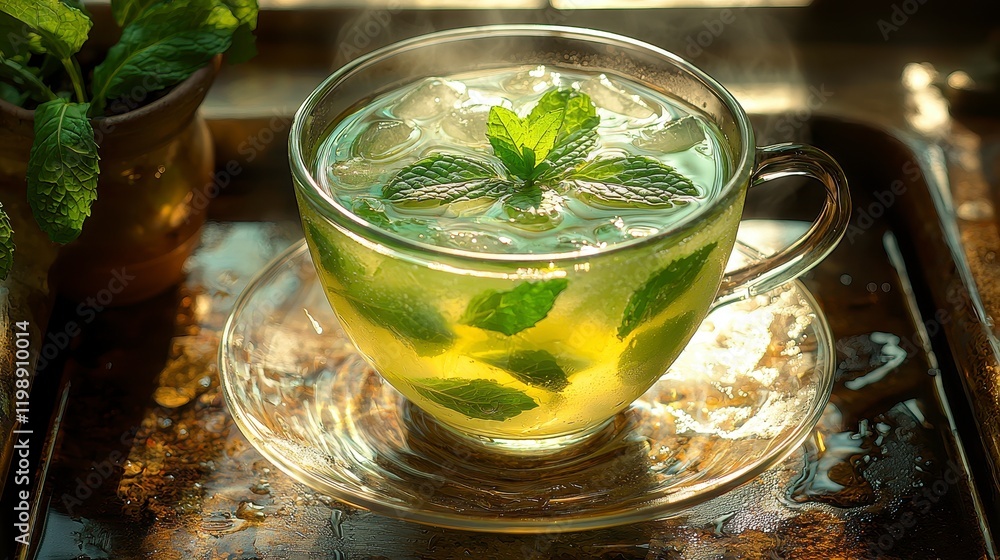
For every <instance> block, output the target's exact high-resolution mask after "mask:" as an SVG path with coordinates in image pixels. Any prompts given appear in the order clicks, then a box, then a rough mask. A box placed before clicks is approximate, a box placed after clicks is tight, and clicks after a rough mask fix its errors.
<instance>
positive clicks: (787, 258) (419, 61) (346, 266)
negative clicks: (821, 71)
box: [290, 25, 850, 451]
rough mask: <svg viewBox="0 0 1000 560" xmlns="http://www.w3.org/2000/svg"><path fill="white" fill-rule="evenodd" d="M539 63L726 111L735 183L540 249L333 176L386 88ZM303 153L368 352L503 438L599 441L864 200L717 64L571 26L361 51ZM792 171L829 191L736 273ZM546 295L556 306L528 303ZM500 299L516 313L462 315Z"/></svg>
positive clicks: (301, 119) (332, 82)
mask: <svg viewBox="0 0 1000 560" xmlns="http://www.w3.org/2000/svg"><path fill="white" fill-rule="evenodd" d="M537 66H545V67H547V68H549V69H555V70H562V71H576V72H583V73H588V74H591V73H603V74H606V75H607V76H612V77H621V78H625V79H627V80H630V81H631V82H633V83H637V84H639V85H641V86H644V87H646V88H648V89H649V90H651V91H653V92H655V93H656V94H659V95H663V96H664V97H666V98H669V99H670V100H671V102H672V103H674V104H680V105H681V106H683V107H685V108H686V109H687V110H689V111H690V112H691V113H693V114H697V115H698V116H700V117H701V118H703V119H705V120H707V121H708V122H710V123H711V124H712V125H713V127H714V128H715V129H716V130H717V131H718V135H719V138H718V140H719V142H720V145H721V148H722V151H724V152H726V156H727V157H728V158H729V161H728V174H727V177H726V178H725V180H724V182H723V186H722V188H721V190H720V191H719V192H718V193H717V195H715V196H714V197H713V198H712V199H710V200H709V201H707V202H706V203H705V204H703V205H701V206H699V207H698V208H697V209H695V210H694V211H692V212H691V213H689V214H687V215H686V216H684V217H683V218H681V219H679V220H678V221H677V222H675V223H672V224H671V225H670V226H669V227H666V228H664V229H661V230H659V231H657V232H655V233H653V234H651V235H648V236H646V237H643V238H638V239H634V240H630V241H628V242H624V243H618V244H612V245H608V246H606V247H600V248H596V249H593V250H588V251H582V250H576V251H572V252H563V253H551V254H536V253H490V252H478V251H470V250H466V249H458V248H452V247H441V246H434V245H431V244H427V243H422V242H419V241H415V240H413V239H409V238H406V237H403V236H400V235H397V234H395V233H392V232H390V231H388V230H386V229H381V228H380V227H378V226H377V225H374V224H371V223H369V222H367V221H366V220H365V219H363V218H362V217H359V216H358V215H355V214H354V213H352V211H351V209H350V208H349V207H347V206H345V205H344V204H342V203H341V202H340V201H339V200H338V199H337V198H336V197H335V196H333V195H331V194H330V192H328V191H327V190H326V188H325V187H324V186H323V184H322V183H323V182H322V180H321V178H320V177H319V176H318V175H319V173H321V172H322V170H320V169H319V167H320V165H319V163H320V162H319V161H318V160H319V158H320V148H321V145H322V144H323V143H324V141H325V140H326V139H327V138H328V136H329V135H330V133H331V131H332V130H333V129H334V128H335V127H336V125H337V124H338V123H339V122H340V121H341V119H343V118H344V117H346V116H347V115H349V114H351V113H352V112H354V111H356V110H357V109H358V108H359V107H363V106H365V104H366V103H368V102H370V101H371V100H372V99H374V98H376V97H378V96H380V95H382V94H385V93H388V92H392V91H394V90H396V89H397V88H400V87H401V86H405V85H407V84H412V83H414V82H417V81H421V80H425V79H427V78H431V77H435V76H442V75H452V74H462V73H471V72H479V73H482V72H487V71H491V70H501V69H508V68H511V67H537ZM290 158H291V167H292V173H293V178H294V181H295V187H296V196H297V199H298V205H299V212H300V215H301V218H302V222H303V226H304V229H305V232H306V240H307V242H308V245H309V248H310V252H311V254H312V258H313V262H314V264H315V266H316V268H317V272H318V274H319V277H320V280H321V282H322V284H323V286H324V288H325V291H326V294H327V298H328V299H329V301H330V304H331V305H332V307H333V309H334V311H335V312H336V314H337V316H338V318H339V319H340V321H341V324H342V326H343V328H344V330H345V332H346V333H347V334H348V336H349V337H350V338H351V341H352V342H353V344H354V346H355V347H356V349H357V350H358V351H359V352H360V353H361V354H362V355H363V356H364V357H365V359H366V360H367V361H368V362H369V363H370V364H371V365H372V366H373V367H374V368H375V370H376V371H377V372H378V373H379V374H380V375H381V376H382V377H383V378H384V379H385V380H386V381H387V382H389V383H390V384H391V385H392V386H393V387H395V388H396V389H397V390H398V391H399V392H400V393H402V394H403V395H404V396H405V397H406V398H407V399H408V400H409V401H410V402H411V403H413V404H414V405H416V406H417V407H418V408H420V409H421V410H422V411H423V412H424V413H426V414H427V415H429V416H430V417H431V418H433V419H434V420H436V421H438V422H439V423H440V424H442V425H444V426H446V427H448V428H450V429H451V430H452V431H453V432H455V433H457V434H459V435H460V436H467V437H468V438H471V439H474V440H477V441H481V442H485V443H487V444H488V445H490V446H492V447H495V448H498V449H500V450H502V451H503V450H511V451H516V450H551V449H560V448H564V447H567V446H572V445H574V444H575V443H577V442H579V441H582V440H584V439H586V438H587V436H589V435H590V434H593V433H594V432H596V431H597V430H599V429H600V428H601V427H602V426H604V425H605V424H607V422H608V421H609V420H610V419H612V418H613V417H614V416H615V415H616V414H617V413H619V412H621V411H622V410H624V409H626V408H627V407H628V406H629V405H630V404H631V403H632V402H633V401H634V400H635V399H637V398H638V397H639V396H640V395H642V394H643V393H644V392H645V391H646V390H647V389H648V388H649V387H650V386H652V384H653V383H655V382H656V381H657V379H659V377H660V376H661V375H662V374H663V372H664V371H665V370H666V369H667V367H669V366H670V364H672V363H673V361H674V360H675V359H676V358H677V356H678V355H679V354H680V353H681V351H682V350H683V349H684V347H685V345H686V344H687V342H688V341H689V340H690V338H691V337H692V335H693V334H694V332H695V331H696V330H697V328H698V326H699V325H700V324H701V322H702V320H703V319H704V318H705V317H706V315H707V314H708V313H709V311H711V310H712V309H713V308H715V307H717V306H720V305H723V304H725V303H728V302H732V301H734V300H737V299H740V298H743V297H747V296H750V295H754V294H758V293H764V292H767V291H769V290H772V289H774V288H775V287H777V286H779V285H781V284H783V283H785V282H788V281H790V280H792V279H794V278H796V277H797V276H799V275H800V274H802V273H803V272H805V271H807V270H809V269H810V268H811V267H813V266H815V265H816V264H817V263H818V262H820V261H821V260H822V259H823V258H824V257H825V256H826V255H827V254H829V252H830V251H832V250H833V248H834V247H835V246H836V245H837V243H838V242H839V241H840V239H841V237H842V236H843V234H844V232H845V230H846V227H847V223H848V218H849V213H850V210H849V209H850V200H849V194H848V191H847V183H846V180H845V178H844V176H843V172H842V171H841V169H840V167H839V166H838V165H837V164H836V162H834V161H833V160H832V159H831V158H830V157H829V156H828V155H826V154H825V153H823V152H821V151H820V150H818V149H816V148H813V147H809V146H804V145H796V144H782V145H775V146H768V147H763V148H758V147H756V145H755V142H754V135H753V131H752V129H751V127H750V123H749V120H748V118H747V115H746V113H745V112H744V111H743V109H742V108H741V107H740V106H739V104H738V103H737V102H736V100H735V99H734V98H733V96H732V95H731V94H730V93H729V92H727V91H726V90H725V89H724V88H723V87H722V86H721V85H719V84H718V83H717V82H715V81H714V80H713V79H712V78H711V77H709V76H708V75H706V74H705V73H704V72H702V71H701V70H699V69H697V68H696V67H694V66H693V65H691V64H690V63H688V62H686V61H684V60H682V59H680V58H679V57H677V56H675V55H673V54H671V53H668V52H666V51H664V50H662V49H659V48H656V47H654V46H651V45H648V44H645V43H641V42H639V41H636V40H633V39H629V38H627V37H622V36H618V35H613V34H609V33H603V32H598V31H593V30H585V29H575V28H566V27H553V26H541V25H503V26H486V27H475V28H467V29H456V30H449V31H444V32H439V33H433V34H430V35H425V36H421V37H417V38H414V39H409V40H406V41H402V42H400V43H396V44H394V45H390V46H388V47H385V48H382V49H380V50H378V51H375V52H373V53H371V54H369V55H367V56H364V57H361V58H359V59H357V60H355V61H352V62H350V63H348V64H347V65H345V66H344V67H342V68H340V69H339V70H338V71H336V72H335V73H334V74H333V75H331V76H330V77H329V78H328V79H327V80H326V81H324V82H323V83H322V84H321V85H320V86H319V87H318V88H317V89H316V90H315V91H314V92H313V93H312V94H311V95H310V96H309V98H308V99H307V100H306V101H305V103H304V104H303V105H302V107H301V108H300V109H299V110H298V112H297V113H296V116H295V120H294V123H293V126H292V130H291V138H290ZM789 175H799V176H805V177H808V178H812V179H815V180H816V181H817V182H818V183H819V184H820V185H822V186H823V187H824V189H825V193H826V201H825V204H824V206H823V208H822V210H821V211H820V213H819V214H818V216H817V218H816V219H815V221H814V222H813V224H812V227H811V228H810V229H809V230H808V231H806V232H805V233H804V234H803V235H802V237H801V238H799V239H798V240H796V241H795V242H794V243H792V244H791V245H789V246H788V247H786V248H784V249H782V250H781V251H779V252H777V253H775V254H773V255H771V256H769V257H766V258H761V259H759V260H757V261H755V262H753V263H751V264H749V265H746V266H744V267H741V268H739V269H737V270H731V271H726V270H725V266H726V263H727V261H728V260H729V257H730V253H731V251H732V250H733V246H734V243H735V240H736V233H737V228H738V226H739V223H740V219H741V216H742V212H743V205H744V199H745V197H746V193H747V190H748V188H749V187H752V186H756V185H759V184H762V183H765V182H768V181H770V180H772V179H776V178H780V177H785V176H789ZM539 298H540V299H542V300H545V301H546V302H547V304H546V305H545V309H544V310H543V312H539V311H538V310H535V309H532V306H531V305H529V302H537V301H538V299H539ZM484 303H488V304H490V305H487V306H486V307H488V308H489V313H493V314H496V313H503V314H506V315H505V318H506V319H507V322H506V323H505V324H507V325H514V326H513V327H510V326H508V327H503V326H501V327H499V328H485V329H484V328H477V327H476V326H474V325H470V324H469V321H468V320H467V319H466V320H463V317H466V318H467V315H468V313H469V312H470V311H469V310H470V309H473V308H475V307H476V306H479V307H480V308H482V307H483V306H484ZM490 306H491V307H490Z"/></svg>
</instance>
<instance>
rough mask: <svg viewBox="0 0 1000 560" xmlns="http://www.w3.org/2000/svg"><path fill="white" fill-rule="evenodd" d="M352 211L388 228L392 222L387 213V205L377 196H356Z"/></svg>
mask: <svg viewBox="0 0 1000 560" xmlns="http://www.w3.org/2000/svg"><path fill="white" fill-rule="evenodd" d="M351 213H353V214H354V215H355V216H359V217H361V218H364V220H365V221H366V222H368V223H369V224H372V225H374V226H378V227H380V228H387V227H389V225H390V224H392V220H390V219H389V217H388V216H386V215H385V205H384V204H382V201H381V200H379V199H377V198H371V197H367V196H366V197H362V198H355V199H354V201H353V202H352V203H351Z"/></svg>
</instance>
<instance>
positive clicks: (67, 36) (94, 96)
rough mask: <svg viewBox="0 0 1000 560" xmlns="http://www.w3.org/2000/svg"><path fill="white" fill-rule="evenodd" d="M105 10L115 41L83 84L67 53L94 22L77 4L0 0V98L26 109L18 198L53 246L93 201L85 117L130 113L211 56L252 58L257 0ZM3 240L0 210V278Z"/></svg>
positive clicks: (139, 2) (154, 1)
mask: <svg viewBox="0 0 1000 560" xmlns="http://www.w3.org/2000/svg"><path fill="white" fill-rule="evenodd" d="M111 14H112V16H113V17H114V19H115V22H116V23H117V24H118V25H119V26H120V27H121V29H122V33H121V38H120V39H119V40H118V42H117V43H116V44H115V45H114V46H112V47H111V48H110V49H108V52H107V56H106V57H105V59H104V60H103V61H102V62H101V63H100V64H98V65H97V66H96V67H95V68H94V71H93V79H92V80H90V81H89V83H88V81H87V80H86V79H85V78H86V76H87V74H86V73H85V72H84V71H83V69H81V67H80V63H79V62H78V60H77V57H76V55H77V53H78V52H79V51H80V49H81V48H82V47H83V45H84V43H86V41H87V40H88V37H89V34H90V31H91V27H92V25H93V23H92V22H91V19H90V15H89V14H88V13H87V11H86V10H85V8H84V7H83V3H82V2H80V1H79V0H0V99H3V100H4V101H7V102H8V103H12V104H14V105H17V106H19V107H25V108H29V109H34V110H35V115H34V127H35V139H34V142H33V144H32V147H31V152H30V156H29V161H28V168H27V176H26V179H27V198H28V202H29V204H30V206H31V209H32V213H33V214H34V216H35V220H36V221H37V222H38V225H39V226H40V227H41V229H42V231H44V232H45V233H46V234H47V235H48V236H49V238H50V239H51V240H52V241H54V242H57V243H68V242H70V241H72V240H74V239H76V238H77V237H78V236H79V235H80V232H81V231H82V228H83V223H84V220H85V219H86V218H87V217H88V216H90V208H91V205H92V204H93V202H94V200H96V198H97V196H98V193H97V177H98V173H99V171H100V170H99V165H98V160H99V158H98V145H97V142H96V141H95V137H96V136H95V133H94V130H93V129H92V126H91V124H90V119H93V118H96V117H103V116H108V115H112V114H120V113H124V112H128V111H131V110H132V109H134V108H135V107H136V106H139V105H142V104H144V103H146V102H147V100H149V99H152V98H155V97H156V96H157V95H158V92H160V91H162V90H166V89H167V88H170V87H172V86H174V85H176V84H178V83H180V82H182V81H184V80H185V79H187V78H188V77H189V76H190V75H191V74H192V73H194V72H195V71H196V70H198V69H199V68H202V67H204V66H205V65H206V64H208V63H209V62H210V61H211V60H212V58H213V57H215V56H216V55H218V54H221V53H229V54H230V62H238V61H243V60H246V59H247V58H249V57H250V56H252V54H253V41H254V38H253V34H252V31H253V30H254V29H255V28H256V26H257V1H256V0H111ZM88 86H89V87H88ZM88 90H89V93H90V95H89V96H88ZM12 239H13V231H12V230H11V227H10V220H9V219H8V217H7V215H6V214H4V212H3V209H2V207H0V279H2V278H5V277H6V276H7V273H8V272H9V271H10V268H11V265H12V262H13V251H14V244H13V242H12Z"/></svg>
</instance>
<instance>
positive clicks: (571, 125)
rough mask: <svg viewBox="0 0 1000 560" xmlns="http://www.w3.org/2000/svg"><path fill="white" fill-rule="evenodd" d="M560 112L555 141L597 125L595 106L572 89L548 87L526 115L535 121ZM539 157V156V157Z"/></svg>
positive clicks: (580, 93)
mask: <svg viewBox="0 0 1000 560" xmlns="http://www.w3.org/2000/svg"><path fill="white" fill-rule="evenodd" d="M556 112H561V113H562V119H561V120H560V123H559V131H558V135H557V143H561V142H562V140H564V139H566V137H568V136H569V135H570V134H572V133H574V132H576V131H578V130H580V129H582V128H585V127H586V126H587V125H588V124H590V123H593V126H597V122H599V120H600V119H599V118H598V117H597V108H596V107H594V104H593V103H592V102H591V101H590V96H589V95H587V94H586V93H583V92H580V91H576V90H573V89H568V88H564V89H550V90H549V91H547V92H545V95H543V96H542V98H541V99H539V100H538V104H537V105H535V107H534V108H533V109H532V110H531V113H530V114H529V115H528V120H529V121H536V120H538V119H540V118H541V117H542V116H543V115H545V114H550V113H556ZM539 159H541V158H539Z"/></svg>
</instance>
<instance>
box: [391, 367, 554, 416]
mask: <svg viewBox="0 0 1000 560" xmlns="http://www.w3.org/2000/svg"><path fill="white" fill-rule="evenodd" d="M410 384H411V385H412V386H413V388H414V390H416V391H417V392H418V393H420V394H421V395H422V396H423V397H424V398H426V399H428V400H430V401H432V402H434V403H436V404H439V405H441V406H443V407H445V408H448V409H451V410H454V411H455V412H459V413H461V414H464V415H466V416H468V417H469V418H476V419H479V420H495V421H498V422H499V421H503V420H506V419H508V418H513V417H515V416H517V415H518V414H521V413H522V412H524V411H526V410H531V409H533V408H537V407H538V403H536V402H535V401H534V399H532V398H531V397H529V396H528V395H526V394H524V393H523V392H521V391H518V390H517V389H512V388H510V387H504V386H503V385H500V384H499V383H497V382H496V381H493V380H492V379H471V380H470V379H457V378H452V379H443V378H434V377H431V378H425V379H414V380H412V381H410Z"/></svg>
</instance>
